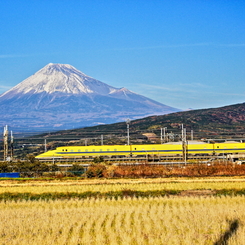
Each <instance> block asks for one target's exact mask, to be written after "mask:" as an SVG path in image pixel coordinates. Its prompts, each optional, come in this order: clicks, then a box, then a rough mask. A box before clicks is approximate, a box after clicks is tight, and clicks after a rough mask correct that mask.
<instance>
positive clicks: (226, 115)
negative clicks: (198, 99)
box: [42, 103, 245, 140]
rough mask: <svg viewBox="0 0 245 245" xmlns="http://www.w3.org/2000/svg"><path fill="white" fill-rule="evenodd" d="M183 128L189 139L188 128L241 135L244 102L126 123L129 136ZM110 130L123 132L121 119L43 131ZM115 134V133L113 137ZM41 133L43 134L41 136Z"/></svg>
mask: <svg viewBox="0 0 245 245" xmlns="http://www.w3.org/2000/svg"><path fill="white" fill-rule="evenodd" d="M182 124H183V125H184V127H185V128H186V130H187V139H188V140H189V139H190V135H191V133H190V132H191V130H193V132H194V139H201V138H223V139H229V138H233V139H234V138H236V139H244V138H245V132H244V128H245V103H242V104H235V105H229V106H224V107H219V108H210V109H200V110H193V111H183V112H176V113H171V114H167V115H161V116H150V117H145V118H142V119H137V120H133V121H131V123H130V138H131V139H133V138H135V137H138V138H140V135H141V136H142V135H143V134H144V133H147V132H151V133H155V134H156V135H158V136H159V139H160V132H161V128H164V127H165V128H166V133H167V134H173V135H175V136H176V135H180V133H181V125H182ZM111 132H114V134H115V136H114V137H113V138H115V139H116V140H118V139H119V137H121V136H125V137H126V134H127V128H126V123H125V122H120V123H114V124H110V125H100V126H94V127H87V128H80V129H76V130H67V131H59V132H56V133H53V134H50V135H46V137H47V138H49V139H50V140H51V139H52V138H57V137H60V138H76V137H77V138H79V139H80V138H89V137H92V138H93V137H98V138H100V135H101V134H103V135H104V136H106V135H111ZM117 135H119V137H117ZM42 137H43V136H42Z"/></svg>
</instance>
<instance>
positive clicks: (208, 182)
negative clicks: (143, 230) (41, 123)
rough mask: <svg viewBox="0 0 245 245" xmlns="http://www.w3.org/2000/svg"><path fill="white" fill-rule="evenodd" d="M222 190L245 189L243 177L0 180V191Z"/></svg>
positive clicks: (38, 192) (39, 192)
mask: <svg viewBox="0 0 245 245" xmlns="http://www.w3.org/2000/svg"><path fill="white" fill-rule="evenodd" d="M206 189H210V190H221V189H238V190H239V189H245V179H244V178H211V179H209V178H193V179H182V178H181V179H168V178H165V179H164V178H158V179H130V180H123V179H122V180H118V179H111V180H82V181H76V180H74V181H50V182H46V181H45V182H43V181H41V182H36V181H29V182H22V183H20V182H18V181H12V182H9V181H0V193H4V192H16V193H25V192H30V193H37V194H41V193H54V192H75V193H82V192H88V191H91V192H101V193H105V192H113V191H122V190H133V191H148V190H151V191H156V190H206Z"/></svg>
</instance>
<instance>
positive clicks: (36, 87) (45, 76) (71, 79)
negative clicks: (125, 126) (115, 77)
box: [0, 63, 117, 97]
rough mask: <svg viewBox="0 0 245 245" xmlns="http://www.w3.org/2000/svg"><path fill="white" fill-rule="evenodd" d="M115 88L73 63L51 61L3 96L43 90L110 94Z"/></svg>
mask: <svg viewBox="0 0 245 245" xmlns="http://www.w3.org/2000/svg"><path fill="white" fill-rule="evenodd" d="M115 90H117V89H116V88H114V87H112V86H109V85H107V84H105V83H103V82H100V81H98V80H96V79H93V78H91V77H89V76H87V75H85V74H84V73H82V72H81V71H79V70H77V69H76V68H75V67H73V66H71V65H67V64H66V65H64V64H53V63H49V64H48V65H46V66H45V67H43V68H42V69H41V70H39V71H38V72H36V73H35V74H34V75H32V76H30V77H28V78H27V79H25V80H24V81H23V82H21V83H19V84H18V85H16V86H15V87H13V88H12V89H10V90H9V91H7V92H6V93H4V94H3V95H2V96H5V95H6V94H7V93H8V94H9V95H14V94H19V93H21V94H38V93H42V92H45V93H47V94H52V93H55V92H60V93H65V94H93V93H96V94H97V93H99V94H109V93H111V92H113V91H115ZM0 97H1V96H0Z"/></svg>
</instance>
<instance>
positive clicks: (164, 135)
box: [161, 127, 167, 144]
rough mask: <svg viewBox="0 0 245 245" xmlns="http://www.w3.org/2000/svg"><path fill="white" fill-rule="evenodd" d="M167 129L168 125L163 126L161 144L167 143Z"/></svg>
mask: <svg viewBox="0 0 245 245" xmlns="http://www.w3.org/2000/svg"><path fill="white" fill-rule="evenodd" d="M166 130H167V127H164V128H161V144H162V143H166ZM162 132H163V133H162Z"/></svg>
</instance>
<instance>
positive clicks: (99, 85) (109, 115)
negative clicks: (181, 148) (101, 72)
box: [0, 63, 179, 130]
mask: <svg viewBox="0 0 245 245" xmlns="http://www.w3.org/2000/svg"><path fill="white" fill-rule="evenodd" d="M176 111H179V110H178V109H176V108H172V107H170V106H167V105H163V104H161V103H159V102H157V101H154V100H151V99H149V98H147V97H145V96H142V95H139V94H136V93H134V92H132V91H130V90H128V89H126V88H114V87H112V86H110V85H107V84H105V83H103V82H100V81H98V80H96V79H94V78H92V77H89V76H87V75H85V74H84V73H82V72H81V71H79V70H77V69H76V68H74V67H73V66H71V65H64V64H53V63H50V64H48V65H46V66H45V67H43V68H42V69H41V70H39V71H37V72H36V73H35V74H34V75H32V76H30V77H28V78H27V79H25V80H24V81H22V82H21V83H19V84H17V85H16V86H15V87H13V88H12V89H10V90H8V91H7V92H5V93H4V94H2V95H1V96H0V113H1V115H2V117H1V118H0V126H4V125H5V124H8V125H10V126H12V127H16V128H20V129H22V130H23V129H24V128H25V127H26V126H27V127H29V128H31V129H32V130H35V128H39V129H43V130H44V129H45V130H51V129H64V128H72V127H83V126H92V125H95V124H97V123H113V122H119V121H123V120H125V118H131V119H137V118H142V117H145V116H150V115H162V114H167V113H172V112H176Z"/></svg>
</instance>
